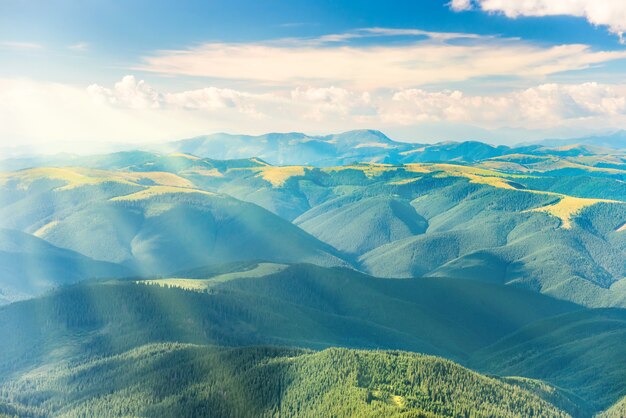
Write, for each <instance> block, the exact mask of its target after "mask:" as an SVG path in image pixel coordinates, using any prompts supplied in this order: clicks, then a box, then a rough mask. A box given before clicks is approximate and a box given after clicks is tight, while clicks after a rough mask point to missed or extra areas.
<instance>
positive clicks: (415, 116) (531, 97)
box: [381, 83, 626, 129]
mask: <svg viewBox="0 0 626 418" xmlns="http://www.w3.org/2000/svg"><path fill="white" fill-rule="evenodd" d="M625 115H626V85H606V84H598V83H583V84H574V85H563V84H542V85H539V86H537V87H533V88H528V89H525V90H520V91H514V92H511V93H507V94H502V95H492V96H481V95H466V94H464V93H463V92H461V91H458V90H454V91H450V90H446V91H438V92H429V91H425V90H421V89H408V90H403V91H399V92H396V93H395V94H394V95H393V98H392V103H391V104H389V106H387V107H386V109H385V110H384V111H383V114H382V115H381V117H382V118H384V119H385V120H387V121H388V122H394V121H395V122H397V123H404V124H410V123H415V122H423V121H450V122H471V123H473V124H475V125H476V126H481V127H485V128H491V129H493V128H502V127H513V128H533V129H536V128H543V129H547V128H553V127H556V126H559V125H560V124H564V123H568V124H571V123H579V124H580V123H585V122H586V123H588V124H589V125H592V124H593V121H594V120H598V119H607V118H609V119H610V118H614V117H615V118H617V120H619V121H623V117H624V116H625Z"/></svg>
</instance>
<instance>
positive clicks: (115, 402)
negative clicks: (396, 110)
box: [0, 131, 626, 417]
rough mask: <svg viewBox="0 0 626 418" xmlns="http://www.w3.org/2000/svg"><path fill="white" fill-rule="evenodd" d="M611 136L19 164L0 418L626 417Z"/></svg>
mask: <svg viewBox="0 0 626 418" xmlns="http://www.w3.org/2000/svg"><path fill="white" fill-rule="evenodd" d="M611 138H612V139H611ZM620 138H622V136H620V134H616V135H615V136H612V137H610V138H609V139H607V138H604V139H598V138H589V139H588V140H582V139H581V140H580V143H576V144H570V143H566V142H554V141H545V142H544V143H538V144H526V145H520V146H515V147H506V146H492V145H489V144H484V143H480V142H464V143H439V144H430V145H429V144H408V143H400V142H396V141H393V140H391V139H389V138H388V137H386V136H385V135H384V134H382V133H380V132H378V131H352V132H347V133H343V134H337V135H328V136H307V135H304V134H297V133H293V134H267V135H262V136H258V137H250V136H241V135H226V134H218V135H210V136H206V137H198V138H193V139H189V140H182V141H176V142H171V143H166V144H162V145H159V146H155V147H154V149H152V150H132V151H124V152H116V153H112V154H101V155H92V156H82V157H79V156H69V155H60V156H48V157H33V158H22V159H10V160H5V161H3V163H2V167H3V170H4V171H3V172H1V173H0V260H1V263H0V304H4V306H2V307H0V352H1V353H2V354H3V355H2V356H0V357H1V358H0V415H2V414H6V415H9V416H12V415H17V416H51V415H53V416H56V415H66V416H76V415H81V414H83V415H84V414H86V413H88V412H89V411H104V412H102V415H105V416H106V415H107V412H106V411H107V408H109V407H110V409H108V411H109V412H110V413H109V415H112V416H118V415H131V416H136V415H150V416H154V415H161V416H163V415H176V416H193V415H194V412H195V413H199V412H198V411H205V412H206V411H221V412H222V413H221V415H223V416H275V415H277V414H284V415H294V414H295V415H298V414H302V415H309V416H320V415H328V414H330V415H346V414H356V415H358V414H361V415H367V416H426V417H434V416H468V414H469V416H564V417H565V416H573V417H590V416H594V415H597V414H604V415H603V416H607V417H618V416H620V413H621V411H623V408H624V399H626V391H625V389H624V388H625V387H626V386H625V385H624V382H626V364H624V359H625V358H626V353H625V352H624V347H626V344H625V343H626V151H624V147H622V146H621V145H620V144H621V142H620V141H621V139H620ZM334 347H342V348H334ZM398 350H401V351H398ZM416 353H420V354H416ZM432 356H438V357H432ZM444 358H445V359H447V360H444ZM338 365H339V366H338ZM124 369H128V373H122V372H121V370H124ZM183 369H184V370H189V371H186V372H180V370H183ZM194 369H197V370H203V371H204V373H203V374H196V373H194V372H192V371H191V370H194ZM442 370H445V371H446V372H445V373H444V372H442ZM42 371H45V373H42ZM224 376H229V377H228V378H225V377H224ZM406 376H410V377H408V378H407V377H406ZM450 376H455V379H457V380H458V381H462V382H466V383H465V384H464V385H462V386H458V385H456V384H453V383H452V381H451V379H450ZM105 377H106V378H105ZM407 379H408V380H407ZM259 381H264V382H266V383H267V385H265V386H264V389H263V388H260V387H259V385H258V382H259ZM141 382H149V383H141ZM168 382H176V384H175V385H174V388H167V383H168ZM322 387H323V388H324V389H323V390H322V389H321V388H322ZM241 393H251V394H252V395H251V396H252V398H246V399H244V397H242V396H241ZM319 393H323V395H320V396H321V398H319V400H318V401H316V400H314V398H315V396H314V394H319ZM342 394H345V398H342V396H344V395H342ZM104 405H109V406H108V407H105V406H104ZM202 405H204V407H203V406H202ZM202 408H208V409H206V410H203V409H202ZM114 411H116V412H114ZM472 414H473V415H472Z"/></svg>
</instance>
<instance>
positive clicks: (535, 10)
mask: <svg viewBox="0 0 626 418" xmlns="http://www.w3.org/2000/svg"><path fill="white" fill-rule="evenodd" d="M623 32H626V2H622V1H616V0H525V1H519V0H452V1H450V0H444V1H440V0H406V1H405V0H397V1H393V0H387V1H378V0H350V1H341V0H339V1H338V0H335V1H331V0H316V1H305V0H290V1H287V0H265V1H262V2H260V1H251V0H230V1H226V0H204V1H199V0H179V1H169V2H164V1H159V0H150V1H148V0H127V1H123V2H122V1H111V0H81V1H78V0H28V1H23V0H0V147H3V148H4V149H7V147H10V148H11V149H21V148H33V147H35V148H38V149H42V150H46V151H49V150H56V151H79V150H82V151H84V150H87V151H89V150H96V149H99V147H101V146H103V144H109V143H117V144H145V143H151V142H160V141H166V140H174V139H180V138H187V137H192V136H196V135H202V134H209V133H213V132H230V133H245V134H261V133H266V132H291V131H298V132H305V133H309V134H328V133H335V132H342V131H347V130H351V129H362V128H368V129H379V130H382V131H383V132H385V133H386V134H388V135H389V136H390V137H392V138H394V139H397V140H403V141H409V142H438V141H443V140H482V141H485V142H491V143H504V144H512V143H518V142H526V141H532V140H538V139H542V138H555V137H576V136H583V135H593V134H603V133H608V132H612V131H616V130H619V129H624V128H626V80H625V79H624V77H623V75H624V74H626V44H625V43H624V40H625V39H626V36H623Z"/></svg>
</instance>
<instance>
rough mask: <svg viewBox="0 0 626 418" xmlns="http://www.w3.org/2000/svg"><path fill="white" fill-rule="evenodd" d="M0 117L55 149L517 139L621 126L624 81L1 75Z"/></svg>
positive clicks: (16, 135) (9, 137)
mask: <svg viewBox="0 0 626 418" xmlns="http://www.w3.org/2000/svg"><path fill="white" fill-rule="evenodd" d="M0 119H1V120H2V121H3V123H2V124H0V138H2V139H3V141H5V140H6V143H10V144H12V145H19V144H25V143H32V142H34V143H37V144H47V145H49V146H51V147H52V148H53V149H55V150H56V151H61V150H63V148H61V145H58V144H60V143H61V142H65V141H75V142H76V141H78V142H81V143H83V144H84V146H85V148H86V149H87V150H88V149H90V147H91V146H92V145H90V144H93V143H102V142H107V141H109V142H110V141H123V142H126V143H128V142H132V141H146V142H148V141H150V142H154V141H163V140H169V139H175V138H183V137H190V136H195V135H201V134H205V133H210V132H215V131H229V132H237V133H252V134H259V133H264V132H271V131H304V132H309V133H328V132H337V131H344V130H349V129H357V128H375V129H382V130H384V131H386V132H389V133H390V134H392V135H393V133H394V132H409V131H411V132H420V129H430V130H431V131H432V130H433V129H436V128H437V127H454V126H463V127H464V128H463V132H464V133H466V135H467V132H474V133H475V132H477V129H482V130H483V132H487V133H488V132H490V131H491V132H496V131H497V130H498V129H501V128H511V129H513V130H516V131H517V132H519V134H518V135H519V136H518V137H517V139H518V140H521V139H524V138H525V135H526V132H527V130H539V132H541V131H543V132H550V133H549V134H546V136H553V135H555V134H558V133H559V132H565V131H567V132H568V133H571V132H572V131H574V132H576V134H581V135H582V134H586V133H590V132H593V131H594V130H598V129H600V130H608V129H619V128H622V127H624V126H626V84H599V83H583V84H540V85H537V86H535V87H531V88H527V89H521V90H516V91H512V92H508V93H502V94H491V95H471V94H467V93H465V92H463V91H460V90H442V91H434V90H426V89H414V88H413V89H401V90H395V91H373V92H368V91H364V90H358V89H347V88H342V87H332V86H331V87H314V86H305V87H303V86H299V87H295V88H293V89H280V90H273V91H270V92H267V93H263V94H259V93H251V92H246V91H240V90H233V89H223V88H218V87H214V86H209V87H206V88H201V89H194V90H187V91H179V92H167V91H160V90H158V89H156V88H154V87H153V86H151V85H149V84H148V83H147V82H145V81H143V80H138V79H136V78H135V77H133V76H126V77H124V78H123V79H122V80H120V81H119V82H117V83H115V84H114V85H113V86H112V87H104V86H101V85H97V84H93V85H91V86H89V87H87V88H85V87H82V88H81V87H75V86H71V85H66V84H55V83H44V82H36V81H33V80H27V79H9V80H3V79H0ZM455 135H456V137H455V138H456V139H468V138H467V137H463V135H462V134H461V133H457V134H455ZM513 137H514V135H513ZM404 138H406V135H405V136H404ZM420 139H421V140H425V139H428V137H425V135H422V136H421V137H420ZM431 139H441V137H437V138H431ZM474 139H480V137H474ZM6 143H5V142H3V143H2V145H3V146H6ZM65 150H68V151H77V148H76V147H75V146H73V147H72V148H66V149H65Z"/></svg>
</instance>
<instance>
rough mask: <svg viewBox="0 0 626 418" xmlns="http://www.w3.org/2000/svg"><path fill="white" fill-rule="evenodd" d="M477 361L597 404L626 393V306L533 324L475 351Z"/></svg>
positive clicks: (484, 367)
mask: <svg viewBox="0 0 626 418" xmlns="http://www.w3.org/2000/svg"><path fill="white" fill-rule="evenodd" d="M473 364H474V366H476V367H478V368H479V369H481V370H489V371H490V372H493V373H498V374H507V375H508V374H513V375H515V374H519V373H523V374H524V376H528V377H532V378H537V379H542V380H545V381H548V382H551V383H552V384H554V385H557V386H559V387H566V388H569V389H571V390H573V391H575V392H576V393H578V394H579V395H580V396H581V397H583V398H585V399H586V400H587V401H588V402H589V403H590V404H591V405H593V406H594V407H595V408H596V409H597V410H602V409H606V408H608V407H610V406H611V405H612V404H613V403H615V402H617V401H618V400H619V399H620V398H622V397H623V396H625V395H626V389H625V388H624V382H625V381H626V310H623V309H612V310H611V309H598V310H588V311H580V312H574V313H570V314H565V315H562V316H557V317H554V318H550V319H546V320H544V321H539V322H537V323H534V324H531V325H529V326H528V327H525V328H523V329H521V330H519V331H517V332H515V333H513V334H512V335H510V336H508V337H506V338H504V339H502V340H501V341H499V342H497V343H495V344H494V345H492V346H490V347H487V348H485V349H482V350H480V351H479V352H477V353H476V354H475V356H474V361H473Z"/></svg>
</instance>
